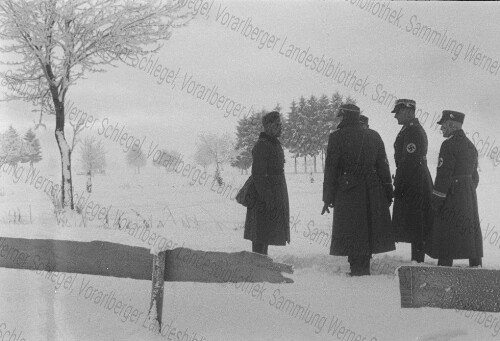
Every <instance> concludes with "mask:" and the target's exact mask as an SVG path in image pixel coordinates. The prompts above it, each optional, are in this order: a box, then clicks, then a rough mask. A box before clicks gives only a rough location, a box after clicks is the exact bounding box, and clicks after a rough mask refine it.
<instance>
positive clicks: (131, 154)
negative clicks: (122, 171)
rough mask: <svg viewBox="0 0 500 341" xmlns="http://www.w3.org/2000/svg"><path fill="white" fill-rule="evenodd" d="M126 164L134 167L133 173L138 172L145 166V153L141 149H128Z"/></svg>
mask: <svg viewBox="0 0 500 341" xmlns="http://www.w3.org/2000/svg"><path fill="white" fill-rule="evenodd" d="M126 159H127V165H128V166H129V167H134V171H135V173H140V172H141V168H142V167H144V166H146V155H144V153H143V152H142V150H141V149H139V150H137V151H134V150H133V149H130V150H129V151H128V153H127V157H126Z"/></svg>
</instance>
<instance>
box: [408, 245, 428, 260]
mask: <svg viewBox="0 0 500 341" xmlns="http://www.w3.org/2000/svg"><path fill="white" fill-rule="evenodd" d="M424 258H425V252H424V243H422V242H414V243H411V260H412V261H416V262H417V263H423V262H424Z"/></svg>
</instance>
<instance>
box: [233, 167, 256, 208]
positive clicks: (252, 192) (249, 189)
mask: <svg viewBox="0 0 500 341" xmlns="http://www.w3.org/2000/svg"><path fill="white" fill-rule="evenodd" d="M256 199H257V190H256V188H255V184H254V182H253V178H252V176H251V175H250V177H249V178H248V179H247V181H246V182H245V184H244V185H243V186H241V188H240V190H239V191H238V194H236V202H238V204H241V205H243V206H245V207H248V208H252V207H253V205H254V204H255V201H256Z"/></svg>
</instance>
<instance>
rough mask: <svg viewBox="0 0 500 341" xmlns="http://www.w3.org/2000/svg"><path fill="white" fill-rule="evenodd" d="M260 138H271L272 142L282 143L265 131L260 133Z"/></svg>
mask: <svg viewBox="0 0 500 341" xmlns="http://www.w3.org/2000/svg"><path fill="white" fill-rule="evenodd" d="M259 139H266V140H269V141H270V142H273V143H277V144H281V143H280V141H279V140H278V139H277V138H276V137H274V136H271V135H269V134H268V133H266V132H265V131H263V132H261V133H260V135H259Z"/></svg>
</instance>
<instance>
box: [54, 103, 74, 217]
mask: <svg viewBox="0 0 500 341" xmlns="http://www.w3.org/2000/svg"><path fill="white" fill-rule="evenodd" d="M53 101H54V106H55V109H56V130H55V136H56V141H57V146H58V147H59V153H60V155H61V168H62V184H61V204H62V207H63V208H64V207H69V208H71V209H72V210H73V209H74V208H75V207H74V204H73V184H72V179H71V149H70V147H69V144H68V142H67V141H66V138H65V137H64V103H63V102H59V101H58V100H57V98H54V96H53Z"/></svg>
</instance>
